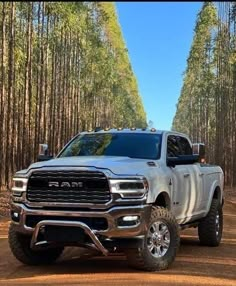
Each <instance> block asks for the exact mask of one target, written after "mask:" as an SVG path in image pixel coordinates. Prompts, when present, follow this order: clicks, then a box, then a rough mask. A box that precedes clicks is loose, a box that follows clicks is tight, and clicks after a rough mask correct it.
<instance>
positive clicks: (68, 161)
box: [9, 128, 224, 271]
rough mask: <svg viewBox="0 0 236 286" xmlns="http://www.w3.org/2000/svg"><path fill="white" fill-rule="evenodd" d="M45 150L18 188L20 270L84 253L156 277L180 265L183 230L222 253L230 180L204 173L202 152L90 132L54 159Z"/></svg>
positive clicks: (215, 171) (142, 132) (176, 141)
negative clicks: (78, 250) (194, 231)
mask: <svg viewBox="0 0 236 286" xmlns="http://www.w3.org/2000/svg"><path fill="white" fill-rule="evenodd" d="M41 147H42V148H43V150H44V151H43V154H41V155H40V156H39V160H40V162H37V163H34V164H32V165H30V166H29V168H28V169H26V170H22V171H19V172H17V173H16V174H15V176H14V178H13V187H12V196H11V220H12V221H11V224H10V227H9V245H10V248H11V251H12V253H13V254H14V256H15V257H16V258H17V259H18V260H19V261H21V262H22V263H25V264H30V265H38V264H47V263H52V262H53V261H55V260H56V259H57V258H59V256H60V255H61V254H62V252H63V249H64V247H66V246H78V247H84V248H90V249H92V250H93V253H95V254H96V255H98V254H103V255H109V254H112V253H114V252H119V253H124V254H125V255H126V257H127V260H128V263H129V265H130V266H132V267H135V268H139V269H143V270H148V271H157V270H162V269H166V268H168V266H169V265H170V264H171V263H172V262H173V261H174V259H175V256H176V253H177V250H178V248H179V243H180V235H179V232H180V230H182V229H185V228H188V227H198V235H199V240H200V243H201V244H202V245H207V246H218V245H219V244H220V241H221V236H222V229H223V213H222V208H223V203H224V199H223V180H224V175H223V172H222V169H221V168H220V167H218V166H212V165H208V164H206V163H205V161H204V153H205V152H204V144H200V143H196V144H192V143H191V141H190V140H189V138H188V137H187V136H186V135H184V134H181V133H177V132H171V131H159V130H156V129H154V128H152V129H135V128H132V129H109V130H98V131H91V132H82V133H80V134H78V135H77V136H75V137H74V138H73V139H72V140H71V141H70V142H69V143H68V144H67V145H66V146H65V147H64V148H63V149H62V150H61V152H60V153H59V154H58V155H57V156H56V158H55V159H53V158H52V157H51V156H48V155H47V154H46V152H47V151H48V150H47V145H46V144H44V145H43V144H42V145H41ZM44 147H45V148H44Z"/></svg>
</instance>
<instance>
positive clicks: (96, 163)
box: [27, 156, 152, 175]
mask: <svg viewBox="0 0 236 286" xmlns="http://www.w3.org/2000/svg"><path fill="white" fill-rule="evenodd" d="M150 161H152V160H146V159H134V158H129V157H116V156H83V157H76V156H75V157H65V158H56V159H52V160H49V161H44V162H37V163H34V164H32V165H30V166H29V168H28V169H27V172H28V171H30V170H32V169H38V168H43V167H65V168H66V167H95V168H102V169H108V170H110V171H111V172H112V173H114V174H116V175H143V174H144V173H145V172H144V169H147V168H150V167H149V166H148V164H147V162H150Z"/></svg>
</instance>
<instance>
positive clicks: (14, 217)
mask: <svg viewBox="0 0 236 286" xmlns="http://www.w3.org/2000/svg"><path fill="white" fill-rule="evenodd" d="M11 219H12V220H13V221H15V222H19V221H20V214H19V213H18V212H14V211H11Z"/></svg>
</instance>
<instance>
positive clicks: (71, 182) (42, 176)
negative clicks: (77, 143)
mask: <svg viewBox="0 0 236 286" xmlns="http://www.w3.org/2000/svg"><path fill="white" fill-rule="evenodd" d="M110 199H111V194H110V189H109V184H108V180H107V178H106V176H105V175H104V173H102V172H96V171H35V172H33V173H32V175H31V176H30V178H29V181H28V188H27V200H28V201H30V202H45V203H50V202H55V203H95V204H104V203H107V202H109V201H110Z"/></svg>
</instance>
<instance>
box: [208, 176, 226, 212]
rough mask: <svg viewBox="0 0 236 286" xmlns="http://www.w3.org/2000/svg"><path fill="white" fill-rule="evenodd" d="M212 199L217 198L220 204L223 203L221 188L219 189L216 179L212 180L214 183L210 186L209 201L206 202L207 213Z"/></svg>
mask: <svg viewBox="0 0 236 286" xmlns="http://www.w3.org/2000/svg"><path fill="white" fill-rule="evenodd" d="M213 199H217V200H218V201H219V202H220V203H221V204H223V201H224V200H223V190H222V189H221V187H220V186H219V184H218V182H217V181H214V183H213V184H212V186H211V189H210V194H209V201H208V204H207V213H208V212H209V210H210V207H211V203H212V200H213Z"/></svg>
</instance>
